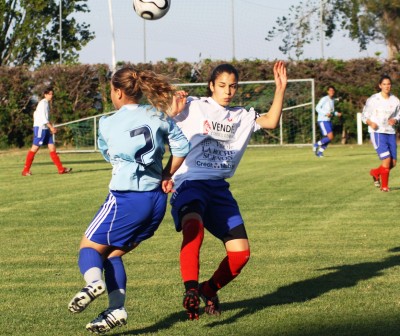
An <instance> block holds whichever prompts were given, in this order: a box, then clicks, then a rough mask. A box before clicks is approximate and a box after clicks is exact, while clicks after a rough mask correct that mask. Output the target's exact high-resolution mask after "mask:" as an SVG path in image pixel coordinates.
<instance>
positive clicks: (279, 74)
mask: <svg viewBox="0 0 400 336" xmlns="http://www.w3.org/2000/svg"><path fill="white" fill-rule="evenodd" d="M274 80H275V85H276V88H277V90H285V89H286V86H287V74H286V64H285V62H283V61H278V62H276V63H275V64H274Z"/></svg>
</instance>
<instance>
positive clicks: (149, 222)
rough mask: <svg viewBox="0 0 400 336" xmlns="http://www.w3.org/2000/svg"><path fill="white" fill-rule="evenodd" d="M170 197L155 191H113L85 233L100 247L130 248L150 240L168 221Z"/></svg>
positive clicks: (160, 191)
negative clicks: (163, 222)
mask: <svg viewBox="0 0 400 336" xmlns="http://www.w3.org/2000/svg"><path fill="white" fill-rule="evenodd" d="M167 198H168V195H167V194H166V193H164V192H163V191H162V190H161V188H159V189H156V190H152V191H142V192H136V191H114V190H110V193H109V194H108V196H107V198H106V200H105V202H104V204H103V205H102V206H101V208H100V209H99V211H98V212H97V214H96V216H95V217H94V218H93V220H92V222H91V223H90V224H89V227H88V228H87V230H86V232H85V236H86V237H87V238H88V239H89V240H91V241H93V242H95V243H98V244H102V245H110V246H116V247H130V246H132V245H133V244H139V243H140V242H142V241H144V240H146V239H148V238H150V237H151V236H153V235H154V232H155V231H156V230H157V229H158V227H159V226H160V223H161V221H162V219H163V218H164V215H165V211H166V206H167Z"/></svg>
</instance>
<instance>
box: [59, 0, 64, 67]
mask: <svg viewBox="0 0 400 336" xmlns="http://www.w3.org/2000/svg"><path fill="white" fill-rule="evenodd" d="M59 20H60V31H59V34H60V65H61V64H62V61H63V59H62V0H60V3H59Z"/></svg>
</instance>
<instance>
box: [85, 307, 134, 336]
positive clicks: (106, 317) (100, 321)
mask: <svg viewBox="0 0 400 336" xmlns="http://www.w3.org/2000/svg"><path fill="white" fill-rule="evenodd" d="M127 319H128V314H127V313H126V310H125V308H124V307H121V308H118V309H111V308H108V309H106V310H105V311H103V312H101V313H100V314H99V316H97V317H96V318H95V319H94V320H93V321H92V322H89V323H88V324H87V325H86V330H88V331H90V332H92V333H95V334H104V333H106V332H107V331H110V330H111V329H113V328H115V327H121V326H123V325H125V324H126V320H127Z"/></svg>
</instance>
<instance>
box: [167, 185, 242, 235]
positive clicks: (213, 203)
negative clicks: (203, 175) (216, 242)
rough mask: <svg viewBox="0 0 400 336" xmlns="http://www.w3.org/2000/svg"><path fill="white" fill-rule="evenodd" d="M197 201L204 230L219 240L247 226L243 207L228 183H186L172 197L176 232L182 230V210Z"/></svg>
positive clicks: (172, 212)
mask: <svg viewBox="0 0 400 336" xmlns="http://www.w3.org/2000/svg"><path fill="white" fill-rule="evenodd" d="M193 201H199V203H200V205H201V212H202V213H201V214H200V215H201V217H202V218H203V222H204V227H205V228H206V229H207V230H208V231H209V232H210V233H211V234H212V235H214V236H215V237H217V238H219V239H223V238H224V237H225V236H226V234H227V233H228V232H229V231H230V230H232V229H233V228H235V227H236V226H238V225H241V224H243V223H244V222H243V218H242V216H241V214H240V211H239V206H238V204H237V202H236V200H235V199H234V198H233V196H232V193H231V192H230V190H229V183H228V182H226V181H225V180H201V181H185V182H183V183H182V184H181V185H180V186H179V188H178V189H177V190H176V191H175V192H174V193H173V195H172V197H171V206H172V210H171V214H172V217H173V219H174V222H175V228H176V231H181V230H182V227H181V223H180V222H179V210H180V208H181V207H182V206H183V205H185V204H188V203H190V202H193Z"/></svg>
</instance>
